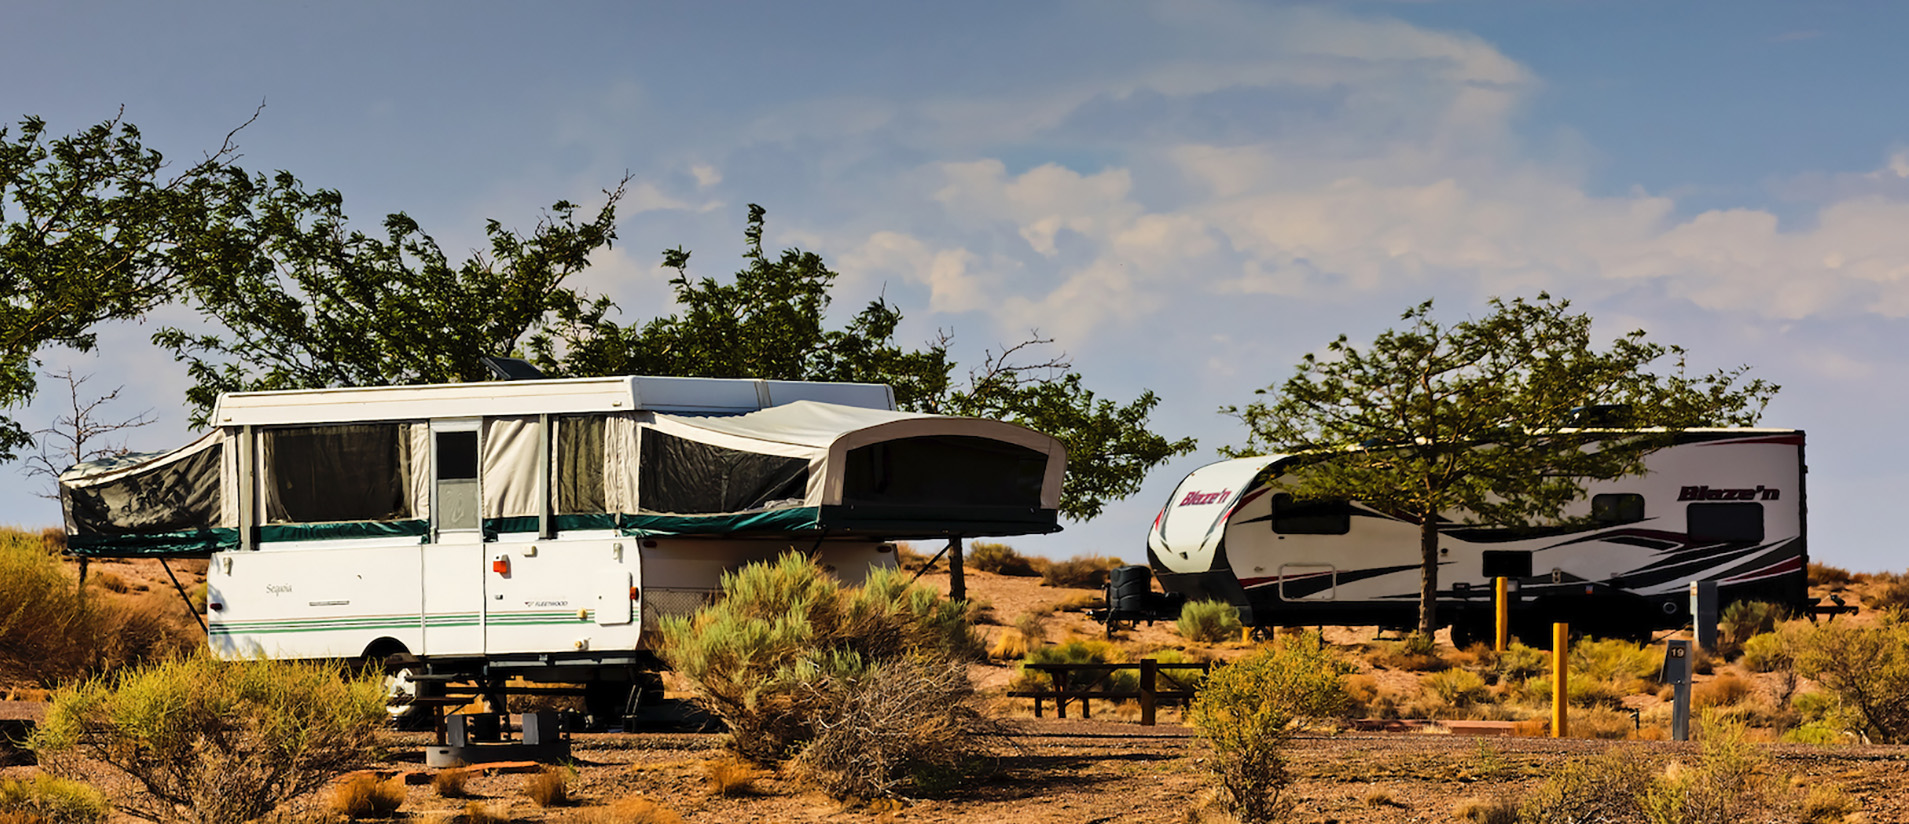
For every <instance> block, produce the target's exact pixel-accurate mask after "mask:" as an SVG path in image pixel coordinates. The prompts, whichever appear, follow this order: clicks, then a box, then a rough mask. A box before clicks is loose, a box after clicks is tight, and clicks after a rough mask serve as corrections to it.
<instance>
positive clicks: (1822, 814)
mask: <svg viewBox="0 0 1909 824" xmlns="http://www.w3.org/2000/svg"><path fill="white" fill-rule="evenodd" d="M1855 811H1856V799H1854V798H1850V797H1849V793H1847V792H1844V791H1843V788H1842V787H1839V786H1836V785H1835V784H1817V785H1815V786H1812V787H1810V790H1809V793H1808V794H1807V795H1805V796H1803V803H1802V804H1801V805H1799V809H1798V810H1797V812H1799V813H1800V814H1801V815H1802V817H1803V820H1804V821H1805V822H1808V824H1837V823H1838V822H1841V821H1843V820H1844V818H1845V817H1847V816H1848V815H1849V814H1850V813H1853V812H1855Z"/></svg>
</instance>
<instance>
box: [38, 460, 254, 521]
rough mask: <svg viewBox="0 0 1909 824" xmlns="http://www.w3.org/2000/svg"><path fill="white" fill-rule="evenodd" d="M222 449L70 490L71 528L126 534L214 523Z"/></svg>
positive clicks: (217, 516) (219, 500) (218, 501)
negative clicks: (147, 470) (103, 482)
mask: <svg viewBox="0 0 1909 824" xmlns="http://www.w3.org/2000/svg"><path fill="white" fill-rule="evenodd" d="M222 448H223V447H222V446H214V447H212V448H210V449H207V450H205V451H203V452H200V453H199V454H197V455H193V456H192V457H190V458H186V459H184V460H179V461H174V462H172V463H170V464H167V465H165V466H164V467H162V468H159V469H155V470H152V471H150V472H142V473H139V474H137V475H129V476H127V477H125V478H121V479H119V480H117V481H113V482H112V483H108V484H101V485H99V486H91V487H84V488H70V489H68V490H67V504H68V506H70V507H71V508H72V515H73V525H74V527H75V529H76V530H77V531H78V534H80V535H126V534H131V533H152V532H184V531H187V530H193V529H211V528H213V527H216V526H218V525H219V506H220V503H221V500H222V499H221V498H220V491H219V455H220V450H221V449H222Z"/></svg>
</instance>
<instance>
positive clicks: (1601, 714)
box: [1570, 707, 1638, 740]
mask: <svg viewBox="0 0 1909 824" xmlns="http://www.w3.org/2000/svg"><path fill="white" fill-rule="evenodd" d="M1570 727H1571V728H1570V733H1571V737H1572V738H1603V739H1609V740H1618V739H1624V738H1629V737H1631V735H1632V734H1633V733H1635V732H1637V731H1638V727H1637V721H1636V719H1635V718H1633V717H1632V716H1631V714H1630V713H1629V712H1626V711H1624V710H1620V709H1615V708H1612V707H1592V708H1590V709H1584V710H1574V711H1572V713H1571V722H1570Z"/></svg>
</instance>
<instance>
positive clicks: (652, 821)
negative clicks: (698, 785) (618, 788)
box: [570, 795, 683, 824]
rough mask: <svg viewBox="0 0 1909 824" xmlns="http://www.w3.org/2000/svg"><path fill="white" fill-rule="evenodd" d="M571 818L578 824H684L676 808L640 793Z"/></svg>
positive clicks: (592, 808) (584, 811) (590, 809)
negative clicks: (673, 808)
mask: <svg viewBox="0 0 1909 824" xmlns="http://www.w3.org/2000/svg"><path fill="white" fill-rule="evenodd" d="M570 820H571V821H575V822H578V824H683V817H682V816H681V815H679V814H677V812H676V811H675V810H672V809H670V808H669V807H667V806H664V805H662V804H659V803H657V802H655V801H652V800H650V799H649V798H647V797H645V796H640V795H632V796H628V797H626V798H622V799H619V800H618V801H616V802H615V803H613V804H610V805H607V806H603V807H591V808H589V809H587V810H583V811H581V812H580V813H579V814H578V815H576V816H575V817H573V818H571V819H570Z"/></svg>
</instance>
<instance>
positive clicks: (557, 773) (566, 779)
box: [524, 767, 570, 807]
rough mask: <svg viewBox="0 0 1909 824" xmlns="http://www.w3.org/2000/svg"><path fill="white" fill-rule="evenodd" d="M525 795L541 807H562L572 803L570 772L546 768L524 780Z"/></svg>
mask: <svg viewBox="0 0 1909 824" xmlns="http://www.w3.org/2000/svg"><path fill="white" fill-rule="evenodd" d="M524 795H525V796H526V797H528V798H529V799H530V801H531V803H533V804H536V805H537V806H539V807H562V806H564V805H566V804H569V803H570V771H569V770H566V769H564V768H562V767H545V768H543V769H542V770H540V771H538V772H534V773H531V774H530V776H529V777H527V778H525V779H524Z"/></svg>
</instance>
